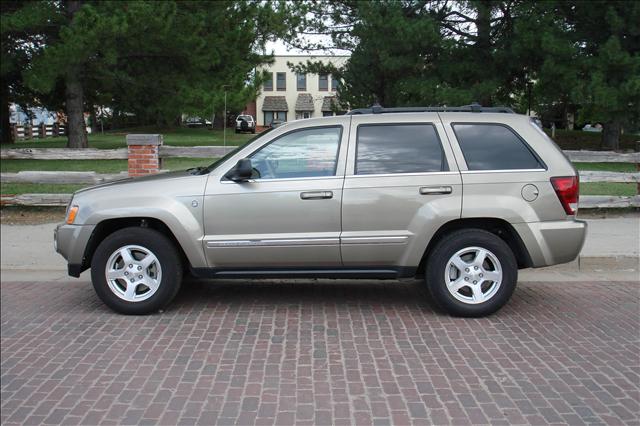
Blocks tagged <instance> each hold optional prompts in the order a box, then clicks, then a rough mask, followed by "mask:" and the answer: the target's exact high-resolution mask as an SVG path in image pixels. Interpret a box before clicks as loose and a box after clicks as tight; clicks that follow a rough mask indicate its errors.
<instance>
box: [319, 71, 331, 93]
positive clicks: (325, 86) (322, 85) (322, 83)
mask: <svg viewBox="0 0 640 426" xmlns="http://www.w3.org/2000/svg"><path fill="white" fill-rule="evenodd" d="M318 90H321V91H324V92H326V91H327V90H329V74H320V75H319V76H318Z"/></svg>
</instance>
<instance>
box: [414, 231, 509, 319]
mask: <svg viewBox="0 0 640 426" xmlns="http://www.w3.org/2000/svg"><path fill="white" fill-rule="evenodd" d="M467 247H480V248H483V249H486V250H488V251H490V252H491V253H492V254H493V255H494V256H495V257H496V258H497V260H498V261H499V262H500V266H501V269H502V281H501V284H500V287H499V288H498V289H497V290H496V291H495V294H493V296H492V297H490V298H489V299H488V300H487V301H485V302H482V303H478V304H471V303H467V302H464V301H461V300H458V299H457V298H456V297H454V296H453V294H452V293H451V292H450V291H449V289H448V288H447V283H446V282H445V273H447V274H448V273H449V272H448V271H447V266H448V263H449V260H450V259H451V258H452V257H453V256H454V255H455V254H456V253H458V251H460V250H463V249H465V248H467ZM453 272H456V268H453ZM485 274H486V272H485ZM425 278H426V281H427V289H428V290H429V294H430V295H431V297H432V298H433V300H434V301H435V302H436V304H437V305H438V306H439V307H440V308H442V309H443V310H444V311H446V312H447V313H449V314H451V315H455V316H462V317H482V316H485V315H489V314H492V313H494V312H496V311H497V310H498V309H500V308H501V307H502V306H504V305H505V304H506V303H507V301H508V300H509V298H511V295H512V294H513V292H514V290H515V288H516V283H517V281H518V264H517V262H516V258H515V256H514V254H513V251H512V250H511V248H510V247H509V246H508V245H507V243H505V242H504V241H503V240H502V239H501V238H500V237H498V236H496V235H494V234H492V233H490V232H487V231H484V230H480V229H467V230H460V231H455V232H452V233H451V234H449V235H447V236H445V237H444V238H443V239H441V240H440V241H439V242H438V243H437V244H436V246H435V247H434V248H433V250H432V251H431V253H430V255H429V259H427V264H426V271H425ZM452 279H453V278H452ZM480 282H481V280H480ZM488 285H489V286H491V283H489V284H488ZM465 291H466V292H470V291H471V287H470V286H469V287H464V289H461V290H459V292H460V293H462V292H465ZM487 293H489V291H487ZM456 294H457V295H458V296H460V294H459V293H456ZM471 295H472V292H471V293H470V296H469V297H472V296H471ZM462 296H464V295H462Z"/></svg>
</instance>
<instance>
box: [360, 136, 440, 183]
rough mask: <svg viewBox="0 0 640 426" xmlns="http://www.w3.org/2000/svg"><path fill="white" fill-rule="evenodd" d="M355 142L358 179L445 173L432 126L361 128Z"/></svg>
mask: <svg viewBox="0 0 640 426" xmlns="http://www.w3.org/2000/svg"><path fill="white" fill-rule="evenodd" d="M356 141H357V142H356V174H357V175H375V174H389V173H424V172H439V171H443V170H444V171H446V170H448V167H447V163H446V160H445V157H444V153H443V152H442V146H441V145H440V139H439V138H438V134H437V133H436V128H435V127H434V126H433V125H431V124H384V125H378V124H376V125H361V126H358V134H357V137H356Z"/></svg>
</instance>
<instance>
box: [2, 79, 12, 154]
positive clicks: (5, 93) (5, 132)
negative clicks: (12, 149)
mask: <svg viewBox="0 0 640 426" xmlns="http://www.w3.org/2000/svg"><path fill="white" fill-rule="evenodd" d="M0 102H1V103H2V105H0V108H2V110H1V111H0V115H2V122H1V123H0V127H2V135H1V136H0V142H2V143H14V142H15V141H14V140H13V138H12V137H11V124H10V122H9V120H10V117H11V110H10V109H9V87H8V84H7V81H6V80H5V79H2V94H1V95H0Z"/></svg>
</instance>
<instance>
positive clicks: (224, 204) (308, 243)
mask: <svg viewBox="0 0 640 426" xmlns="http://www.w3.org/2000/svg"><path fill="white" fill-rule="evenodd" d="M325 123H326V125H324V124H325ZM348 123H349V117H339V118H336V119H334V120H330V121H324V122H323V125H322V126H318V127H306V126H304V124H302V123H301V124H300V125H298V126H295V125H293V124H290V125H288V126H287V129H289V128H291V130H288V131H287V130H285V129H283V130H285V131H284V132H283V133H280V134H278V135H277V136H275V137H273V138H272V139H271V140H270V141H268V142H265V143H264V144H263V145H262V146H260V147H257V148H256V149H255V150H253V151H252V152H250V153H248V154H247V153H244V154H243V153H239V156H238V157H237V158H234V159H233V161H232V163H233V164H235V162H236V161H237V160H238V159H240V158H245V157H246V158H250V159H251V162H252V167H253V169H254V170H253V176H252V179H251V180H250V181H248V182H242V183H236V182H233V181H231V180H228V179H226V178H225V177H224V174H226V173H227V172H228V171H229V169H230V167H229V166H226V168H225V169H224V170H222V172H223V173H221V174H220V176H210V177H209V182H208V184H207V189H206V192H205V200H204V203H205V205H204V221H205V236H204V241H203V245H204V250H205V253H206V257H207V261H208V263H209V266H210V267H212V268H216V269H243V270H252V269H284V268H289V269H313V268H318V267H336V266H341V264H342V261H341V257H340V232H341V224H340V223H341V222H340V208H341V203H342V184H343V180H344V168H345V167H344V162H345V156H346V147H347V139H348V133H349V126H348ZM296 127H297V128H296Z"/></svg>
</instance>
